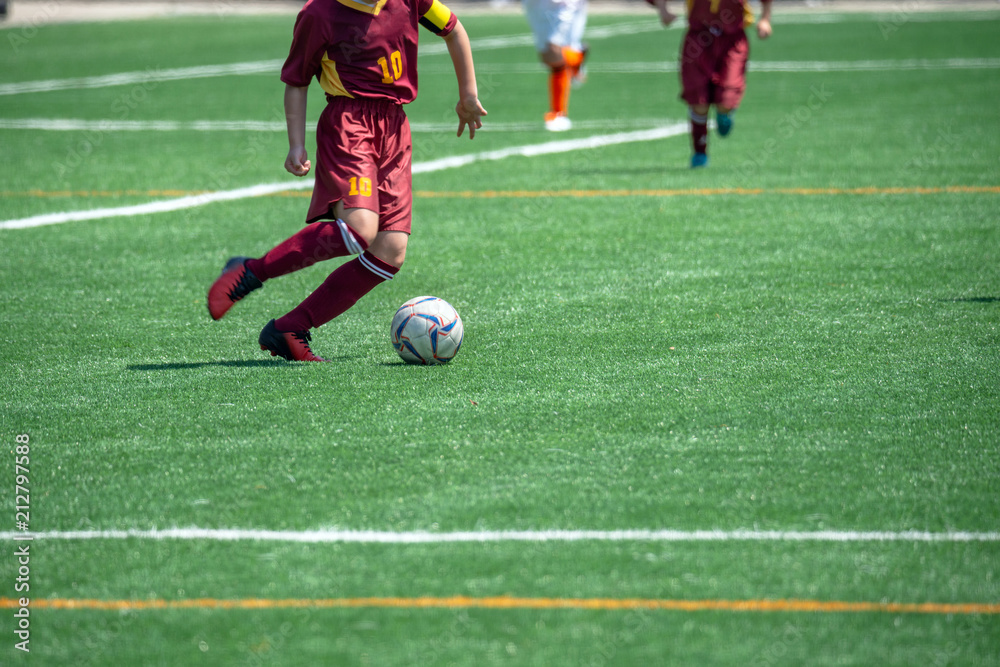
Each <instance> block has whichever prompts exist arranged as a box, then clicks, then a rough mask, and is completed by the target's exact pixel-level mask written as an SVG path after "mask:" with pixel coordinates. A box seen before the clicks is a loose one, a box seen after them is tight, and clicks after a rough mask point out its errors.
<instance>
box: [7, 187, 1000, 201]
mask: <svg viewBox="0 0 1000 667" xmlns="http://www.w3.org/2000/svg"><path fill="white" fill-rule="evenodd" d="M209 192H211V191H210V190H22V191H14V190H0V197H22V198H71V197H94V198H97V197H108V198H114V197H189V196H192V195H201V194H207V193H209ZM413 194H414V196H415V197H419V198H423V199H435V198H438V199H502V198H506V199H529V198H540V197H685V196H688V197H690V196H701V197H705V196H713V195H730V196H732V195H738V196H739V195H741V196H746V195H801V196H816V195H936V194H1000V186H996V185H986V186H978V185H949V186H943V187H884V188H875V187H866V188H691V189H648V190H642V189H640V190H460V191H451V192H448V191H444V192H435V191H429V190H417V191H415V192H414V193H413ZM266 196H271V197H311V196H312V193H311V192H310V191H307V190H286V191H284V192H276V193H274V194H271V195H266Z"/></svg>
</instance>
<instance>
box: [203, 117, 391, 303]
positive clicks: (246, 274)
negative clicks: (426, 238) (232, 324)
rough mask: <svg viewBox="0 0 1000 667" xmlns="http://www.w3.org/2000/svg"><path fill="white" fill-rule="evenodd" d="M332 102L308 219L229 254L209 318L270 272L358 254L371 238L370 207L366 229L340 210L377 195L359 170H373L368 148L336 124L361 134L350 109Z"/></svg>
mask: <svg viewBox="0 0 1000 667" xmlns="http://www.w3.org/2000/svg"><path fill="white" fill-rule="evenodd" d="M333 106H334V105H329V106H328V107H327V109H326V110H324V112H323V115H322V116H321V117H320V122H319V125H318V127H317V155H316V183H315V185H314V187H313V195H312V202H311V203H310V206H309V212H308V214H307V216H306V220H308V221H310V222H309V224H307V225H306V226H305V227H303V228H302V229H300V230H299V231H298V232H296V233H295V234H293V235H292V236H290V237H289V238H287V239H285V240H284V241H282V242H281V243H279V244H278V245H276V246H275V247H274V248H272V249H271V250H269V251H268V252H266V253H265V254H264V255H262V256H261V257H257V258H248V257H233V258H231V259H230V260H229V261H228V262H227V263H226V266H225V267H224V268H223V270H222V275H220V276H219V278H217V279H216V281H215V283H213V284H212V286H211V287H210V288H209V291H208V311H209V314H210V315H211V316H212V319H215V320H218V319H220V318H221V317H222V316H224V315H225V314H226V313H227V312H228V311H229V309H230V308H232V307H233V305H234V304H235V303H236V302H237V301H239V300H241V299H243V298H244V297H246V296H247V295H248V294H250V292H252V291H254V290H256V289H259V288H260V287H261V286H262V285H263V283H264V282H265V281H267V280H270V279H271V278H277V277H278V276H283V275H286V274H288V273H292V272H293V271H299V270H301V269H304V268H306V267H309V266H312V265H313V264H315V263H316V262H321V261H325V260H328V259H332V258H334V257H344V256H347V255H357V254H360V253H362V252H364V250H365V248H367V247H368V244H369V243H371V241H372V240H373V239H374V238H375V233H376V232H377V231H378V215H377V214H376V213H375V212H374V211H373V210H371V211H369V212H370V213H371V214H372V215H373V216H374V222H373V223H370V229H368V230H365V229H362V228H361V227H360V225H362V224H363V217H359V216H355V217H353V218H352V219H351V220H345V219H344V218H343V216H342V215H341V214H340V213H339V212H340V211H343V210H344V208H345V206H347V207H358V208H360V207H367V208H369V209H376V208H378V204H377V201H378V200H377V193H374V192H373V189H372V185H371V177H368V178H366V177H364V176H363V175H362V174H364V173H368V172H370V173H372V174H373V175H374V173H375V168H374V166H373V165H371V164H370V162H371V160H370V159H369V157H368V155H370V154H371V152H370V151H367V150H361V149H359V147H357V146H355V147H353V148H352V147H350V146H347V145H346V144H345V142H344V136H345V134H346V131H342V130H341V129H340V128H341V127H343V128H348V127H353V128H354V129H353V130H352V132H353V133H354V134H355V136H364V134H363V132H359V131H358V130H357V128H356V127H354V124H353V119H352V118H351V116H350V114H349V113H342V111H343V110H342V109H340V107H339V106H338V108H337V110H336V111H333V110H332V109H333ZM362 127H363V126H362ZM327 165H331V166H332V168H330V167H327Z"/></svg>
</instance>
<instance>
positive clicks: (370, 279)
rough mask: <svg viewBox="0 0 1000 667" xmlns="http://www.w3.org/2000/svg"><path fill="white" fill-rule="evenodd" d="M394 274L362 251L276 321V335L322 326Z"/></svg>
mask: <svg viewBox="0 0 1000 667" xmlns="http://www.w3.org/2000/svg"><path fill="white" fill-rule="evenodd" d="M397 271H399V269H397V268H396V267H395V266H393V265H391V264H386V263H385V262H383V261H382V260H380V259H379V258H378V257H375V255H372V254H371V253H370V252H367V251H365V253H364V254H363V255H361V256H360V257H355V258H354V259H352V260H351V261H349V262H345V263H344V264H342V265H341V266H340V268H338V269H337V270H336V271H334V272H333V273H331V274H330V275H329V276H327V278H326V280H324V281H323V284H322V285H320V286H319V287H317V288H316V291H314V292H313V293H312V294H310V295H309V296H307V297H306V299H305V301H303V302H302V303H300V304H299V305H298V306H296V307H295V308H294V309H292V312H290V313H288V314H287V315H285V316H284V317H280V318H278V320H277V321H276V322H275V323H274V326H275V328H277V330H278V331H305V330H306V329H315V328H316V327H320V326H323V325H324V324H326V323H327V322H329V321H330V320H332V319H333V318H335V317H337V316H338V315H340V314H341V313H343V312H344V311H346V310H347V309H348V308H350V307H351V306H353V305H354V304H355V303H357V302H358V299H360V298H361V297H363V296H364V295H365V294H368V292H370V291H371V290H372V289H374V288H375V287H377V286H378V285H379V283H382V282H385V281H386V280H391V279H392V277H393V276H394V275H396V272H397Z"/></svg>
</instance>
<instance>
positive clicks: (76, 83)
mask: <svg viewBox="0 0 1000 667" xmlns="http://www.w3.org/2000/svg"><path fill="white" fill-rule="evenodd" d="M968 18H969V17H967V16H966V17H964V18H963V17H962V16H961V15H958V16H957V17H956V18H955V20H968ZM842 20H844V16H843V15H832V14H831V15H815V16H808V15H804V16H789V17H784V18H781V19H780V20H779V21H778V23H779V24H794V23H835V22H840V21H842ZM906 20H907V21H919V20H935V21H936V20H941V17H937V18H934V17H929V18H928V17H918V16H907V17H906ZM977 20H996V17H994V16H992V15H989V16H985V17H980V18H977ZM683 24H684V22H683V21H677V22H675V23H674V24H673V25H672V26H671V27H670V29H674V30H679V29H682V28H683ZM663 29H664V28H663V27H662V26H661V25H660V23H659V21H657V20H656V16H655V14H653V13H652V12H650V18H649V20H642V21H632V22H629V23H618V24H614V25H609V26H599V27H595V28H589V29H588V30H587V33H586V37H587V40H588V41H597V40H601V39H608V38H612V37H622V36H628V35H636V34H639V33H644V32H656V31H660V30H663ZM533 44H534V41H533V37H532V36H531V35H530V34H520V35H506V36H502V37H487V38H483V39H475V40H473V41H472V49H473V52H480V51H489V50H494V49H505V48H509V47H522V46H531V45H533ZM420 53H421V54H422V55H441V54H444V53H447V46H446V45H445V43H444V42H443V41H442V42H431V43H425V45H424V46H422V47H421V49H420ZM283 62H284V61H283V60H260V61H253V62H244V63H230V64H226V65H204V66H199V67H177V68H170V69H165V70H161V69H149V70H147V71H142V72H122V73H118V74H107V75H103V76H89V77H79V78H70V79H48V80H41V81H22V82H16V83H5V84H0V96H4V95H21V94H24V93H40V92H51V91H56V90H77V89H86V88H105V87H108V86H126V85H132V84H137V83H154V82H161V81H179V80H186V79H203V78H211V77H219V76H240V75H247V74H273V75H275V76H277V74H278V72H280V70H281V66H282V64H283ZM754 68H755V69H756V70H757V71H768V70H763V69H760V68H759V67H758V66H757V65H754ZM477 69H479V68H477ZM537 69H538V67H534V68H533V71H537ZM917 69H920V68H917ZM483 71H484V72H485V71H486V70H483ZM594 71H597V70H594ZM646 71H655V70H646ZM667 71H669V70H667ZM775 71H784V70H775ZM790 71H803V70H801V69H794V70H790ZM804 71H810V70H804ZM812 71H827V70H812ZM829 71H834V70H829Z"/></svg>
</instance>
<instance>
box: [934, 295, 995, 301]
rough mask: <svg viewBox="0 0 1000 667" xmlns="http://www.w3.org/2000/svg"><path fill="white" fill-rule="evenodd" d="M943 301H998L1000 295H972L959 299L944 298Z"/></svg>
mask: <svg viewBox="0 0 1000 667" xmlns="http://www.w3.org/2000/svg"><path fill="white" fill-rule="evenodd" d="M942 301H946V302H951V303H997V302H998V301H1000V296H970V297H962V298H957V299H942Z"/></svg>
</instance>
